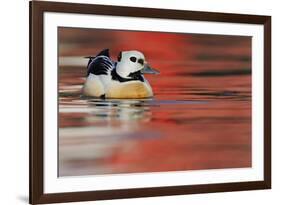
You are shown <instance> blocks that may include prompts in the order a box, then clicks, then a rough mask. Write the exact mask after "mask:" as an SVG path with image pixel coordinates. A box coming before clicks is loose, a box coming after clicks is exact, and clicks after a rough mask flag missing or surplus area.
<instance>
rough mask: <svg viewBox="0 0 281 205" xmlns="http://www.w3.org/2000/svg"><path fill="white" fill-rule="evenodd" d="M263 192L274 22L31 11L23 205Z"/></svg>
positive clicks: (168, 13)
mask: <svg viewBox="0 0 281 205" xmlns="http://www.w3.org/2000/svg"><path fill="white" fill-rule="evenodd" d="M270 187H271V17H270V16H258V15H245V14H226V13H211V12H198V11H180V10H165V9H152V8H133V7H118V6H103V5H91V4H74V3H58V2H45V1H44V2H40V1H31V2H30V203H31V204H40V203H55V202H74V201H86V200H104V199H119V198H133V197H150V196H164V195H180V194H193V193H211V192H226V191H239V190H253V189H269V188H270Z"/></svg>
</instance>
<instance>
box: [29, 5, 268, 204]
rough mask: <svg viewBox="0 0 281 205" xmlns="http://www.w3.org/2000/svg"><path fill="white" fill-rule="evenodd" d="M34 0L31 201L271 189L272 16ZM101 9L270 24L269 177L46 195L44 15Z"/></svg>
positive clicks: (114, 13)
mask: <svg viewBox="0 0 281 205" xmlns="http://www.w3.org/2000/svg"><path fill="white" fill-rule="evenodd" d="M29 5H30V39H29V42H30V107H29V109H30V144H29V146H30V195H29V196H30V203H31V204H41V203H55V202H76V201H88V200H105V199H121V198H135V197H152V196H164V195H181V194H195V193H211V192H226V191H241V190H254V189H270V188H271V17H270V16H258V15H245V14H243V15H241V14H225V13H211V12H197V11H179V10H164V9H148V8H133V7H119V6H102V5H89V4H74V3H57V2H40V1H31V2H29ZM44 12H60V13H79V14H96V15H110V16H126V17H144V18H146V17H149V18H158V19H162V18H165V19H181V20H196V21H211V22H227V23H245V24H259V25H263V28H264V65H263V66H264V133H263V136H264V180H263V181H250V182H237V183H219V184H203V185H184V186H169V187H153V188H135V189H120V190H106V191H87V192H71V193H54V194H45V193H44V190H43V187H44V181H43V175H44V173H43V129H44V128H43V115H44V113H43V107H44V104H43V97H44V92H43V80H44V74H43V38H44V36H43V24H44V22H43V14H44Z"/></svg>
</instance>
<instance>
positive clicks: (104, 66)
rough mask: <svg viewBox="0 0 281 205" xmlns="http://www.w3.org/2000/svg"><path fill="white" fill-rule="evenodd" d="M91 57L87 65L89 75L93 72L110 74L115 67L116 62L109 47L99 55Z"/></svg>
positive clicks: (95, 73)
mask: <svg viewBox="0 0 281 205" xmlns="http://www.w3.org/2000/svg"><path fill="white" fill-rule="evenodd" d="M86 58H89V61H88V65H87V76H88V75H89V74H90V73H92V74H94V75H108V74H110V72H111V71H112V70H113V69H114V68H115V62H114V61H113V60H111V59H110V56H109V49H105V50H102V51H101V52H100V53H99V54H98V55H97V56H95V57H92V56H88V57H86Z"/></svg>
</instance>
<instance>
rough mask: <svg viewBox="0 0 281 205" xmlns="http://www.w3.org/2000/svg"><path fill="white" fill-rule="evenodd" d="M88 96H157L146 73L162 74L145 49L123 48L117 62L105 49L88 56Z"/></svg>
mask: <svg viewBox="0 0 281 205" xmlns="http://www.w3.org/2000/svg"><path fill="white" fill-rule="evenodd" d="M86 58H88V59H89V61H88V64H87V75H86V80H85V83H84V85H83V88H82V93H83V95H84V96H89V97H95V98H102V99H105V98H116V99H140V98H151V97H153V90H152V88H151V86H150V84H149V82H148V81H147V80H146V79H145V77H144V74H159V73H160V72H159V71H158V70H156V69H154V68H152V67H150V66H149V64H148V63H147V61H146V60H145V56H144V54H143V53H142V52H140V51H137V50H130V51H121V52H119V55H118V57H117V62H115V61H114V60H113V59H112V58H111V57H110V55H109V49H104V50H102V51H101V52H99V53H98V54H97V55H96V56H94V57H93V56H87V57H86Z"/></svg>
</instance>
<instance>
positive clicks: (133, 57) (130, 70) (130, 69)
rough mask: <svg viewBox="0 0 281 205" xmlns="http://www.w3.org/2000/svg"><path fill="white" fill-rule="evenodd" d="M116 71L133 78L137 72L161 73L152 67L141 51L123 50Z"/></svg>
mask: <svg viewBox="0 0 281 205" xmlns="http://www.w3.org/2000/svg"><path fill="white" fill-rule="evenodd" d="M117 60H118V62H117V65H116V72H117V73H118V75H120V76H121V77H123V78H132V77H133V76H134V75H135V74H145V73H150V74H159V71H157V70H155V69H153V68H151V67H150V66H149V65H148V63H147V62H146V60H145V57H144V55H143V54H142V53H141V52H139V51H122V52H120V53H119V55H118V58H117Z"/></svg>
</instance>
